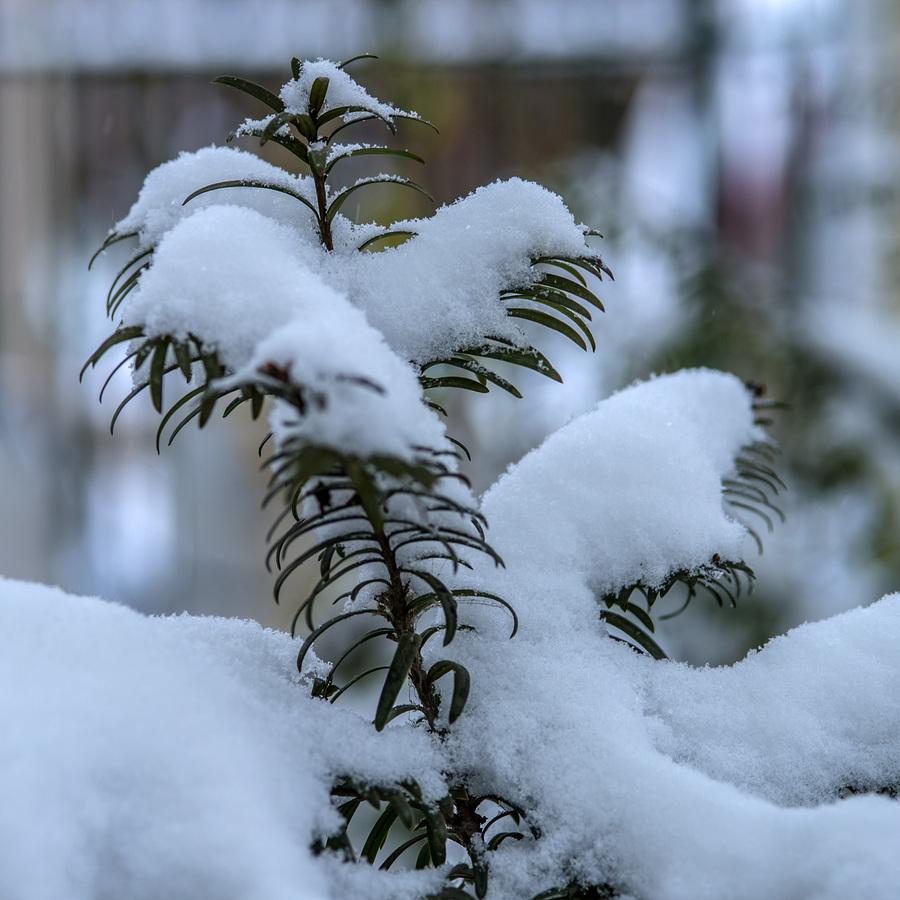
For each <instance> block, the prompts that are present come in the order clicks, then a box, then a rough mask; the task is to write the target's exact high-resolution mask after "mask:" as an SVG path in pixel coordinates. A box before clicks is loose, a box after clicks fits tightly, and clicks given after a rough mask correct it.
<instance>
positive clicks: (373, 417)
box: [235, 297, 445, 461]
mask: <svg viewBox="0 0 900 900" xmlns="http://www.w3.org/2000/svg"><path fill="white" fill-rule="evenodd" d="M334 299H337V300H340V301H342V302H340V303H336V302H331V303H328V304H325V303H321V302H320V303H318V304H317V305H316V306H315V307H311V308H310V309H308V310H304V315H303V317H302V318H295V319H294V320H292V321H291V322H290V323H289V324H287V325H285V326H284V327H283V328H281V329H279V330H278V331H276V332H274V333H273V334H272V335H270V336H269V337H268V338H266V339H265V340H264V341H262V342H261V343H260V345H259V346H258V348H257V349H256V352H255V354H254V357H253V359H252V360H251V362H250V364H249V365H248V366H247V367H246V368H245V369H244V371H243V373H238V375H237V377H236V379H235V380H236V381H242V380H246V381H248V382H252V381H253V380H254V373H255V372H256V371H257V370H258V369H259V368H260V367H262V366H264V365H266V364H268V363H274V364H275V365H276V366H278V367H280V368H284V369H286V370H287V371H288V372H289V373H290V377H291V380H292V382H293V383H295V384H299V385H303V386H304V387H307V388H308V389H309V391H310V394H311V397H312V402H311V403H310V404H309V406H308V408H307V412H306V413H305V414H304V415H303V416H302V417H298V416H297V414H296V412H295V411H294V410H293V409H292V408H291V407H290V406H288V405H287V404H282V403H278V404H276V405H275V408H274V411H273V416H272V430H273V433H274V434H275V437H276V438H277V440H278V442H279V444H283V443H284V442H285V441H288V440H293V439H299V440H303V441H305V442H306V443H308V444H315V445H318V446H326V447H331V448H333V449H336V450H346V449H348V448H352V450H353V451H354V452H355V453H356V454H357V455H359V456H363V457H366V456H374V455H378V454H384V455H388V456H394V457H397V458H398V459H403V460H406V461H410V460H412V459H413V457H414V455H415V450H414V448H415V447H417V446H428V447H439V446H443V445H444V443H445V441H444V427H443V425H442V424H441V422H440V420H439V419H438V418H437V416H436V415H435V413H434V412H432V411H431V410H429V409H428V408H427V407H426V406H425V404H424V403H423V402H422V391H421V388H420V387H419V381H418V378H417V377H416V374H415V372H414V371H413V369H412V367H411V366H410V365H409V364H408V363H406V362H404V361H403V360H402V359H400V357H399V356H397V355H396V354H395V353H393V352H392V351H391V350H390V348H389V347H388V346H387V344H386V343H385V341H384V338H382V336H381V335H380V334H379V333H378V332H377V331H375V329H374V328H372V327H371V326H370V325H369V324H368V322H366V319H365V316H364V315H363V313H362V312H360V311H359V310H358V309H356V308H355V307H353V306H351V305H350V304H349V303H347V301H346V300H343V298H340V297H335V298H334ZM358 379H363V380H364V383H360V382H359V380H358Z"/></svg>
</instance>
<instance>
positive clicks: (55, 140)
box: [0, 0, 900, 662]
mask: <svg viewBox="0 0 900 900" xmlns="http://www.w3.org/2000/svg"><path fill="white" fill-rule="evenodd" d="M364 51H370V52H374V53H377V54H379V56H380V57H381V60H380V61H379V62H377V63H374V64H373V63H363V64H360V65H359V66H358V67H357V68H356V69H355V70H354V74H355V75H356V76H357V77H359V78H361V79H362V80H363V81H365V82H366V83H367V85H368V86H369V88H370V90H371V91H372V92H373V93H375V94H376V95H378V96H382V97H385V98H387V99H389V100H391V101H392V102H396V103H398V104H399V105H401V106H405V107H407V108H409V107H412V108H414V109H417V110H419V111H420V112H421V113H422V114H423V115H425V116H426V117H428V118H430V119H432V120H433V121H435V122H436V123H437V125H438V126H439V128H440V130H441V135H440V137H439V138H438V137H435V136H434V135H432V134H431V133H430V132H428V131H427V130H425V129H417V128H415V127H414V126H410V127H407V128H405V129H402V130H401V136H400V144H399V145H401V146H407V147H409V148H410V149H412V150H414V151H416V152H418V153H419V154H420V155H423V156H425V157H426V158H427V160H428V165H427V167H426V169H425V170H424V173H421V176H420V180H422V181H423V183H424V184H425V185H426V186H427V187H428V188H429V190H431V192H432V193H433V194H434V195H435V197H436V198H437V200H438V202H439V203H443V202H448V201H450V200H452V199H454V198H455V197H457V196H458V195H460V194H465V193H467V192H469V191H470V190H472V189H473V188H475V187H476V186H478V185H480V184H482V183H484V182H486V181H491V180H493V179H495V178H498V177H509V176H511V175H520V176H523V177H527V178H533V179H536V180H539V181H542V182H543V183H545V184H546V185H548V186H549V187H551V188H553V189H554V190H556V191H558V192H559V193H561V194H562V195H563V196H564V197H565V198H566V200H567V202H568V203H569V205H570V207H571V208H572V209H573V210H574V211H575V213H576V216H577V217H578V218H579V219H581V220H583V221H585V222H588V223H590V224H591V225H592V226H594V227H596V228H598V229H600V230H601V231H602V232H603V233H604V235H605V241H604V250H603V255H604V258H605V260H606V261H607V262H608V263H609V264H610V266H611V267H612V268H613V270H614V272H615V273H616V282H615V283H610V284H607V285H606V291H605V293H604V294H603V299H604V301H605V302H606V305H607V310H608V312H607V314H606V315H605V316H604V317H603V318H602V320H601V321H599V322H598V323H597V337H598V344H599V347H598V351H597V353H596V354H593V355H585V354H581V353H580V351H578V350H577V349H575V348H573V349H571V350H570V349H569V347H571V345H565V344H563V343H560V344H553V343H552V342H550V344H548V355H549V356H550V358H551V359H552V360H553V361H554V363H555V364H556V366H557V368H558V369H559V370H560V371H561V372H562V374H563V377H564V378H565V382H566V383H565V385H564V386H562V387H560V386H559V385H556V384H553V383H551V382H547V383H546V384H541V383H539V381H540V379H537V380H531V381H527V382H526V384H525V388H526V391H525V392H526V396H527V402H525V403H518V404H517V403H516V402H515V401H513V400H512V399H511V398H506V397H505V396H504V395H501V394H500V393H499V392H496V391H492V392H491V393H490V394H489V395H486V396H484V397H481V396H478V397H475V398H474V399H472V400H467V401H465V402H459V401H458V400H457V401H455V402H454V405H453V407H452V409H451V416H452V419H453V422H452V427H453V428H454V429H455V430H456V433H458V434H460V436H462V437H463V438H464V439H465V440H466V441H467V442H468V443H469V445H470V447H471V448H472V450H473V454H474V457H475V462H474V464H473V466H472V467H471V470H470V475H471V477H472V479H473V481H474V483H475V486H476V488H477V489H479V490H483V489H484V488H485V487H487V486H488V485H489V484H490V483H491V482H492V481H493V480H494V479H495V478H496V477H497V475H498V474H499V473H500V472H501V471H502V470H503V469H504V468H505V467H506V466H507V465H508V464H509V463H510V462H511V461H513V460H515V459H517V458H519V457H520V456H521V455H522V454H523V453H524V452H526V451H527V450H528V449H529V448H531V447H533V446H535V445H536V444H537V443H539V442H540V441H541V439H542V438H543V437H544V436H545V435H546V434H547V433H549V432H550V431H552V430H553V429H555V428H556V427H558V426H559V425H561V424H564V423H565V422H566V421H568V420H569V419H570V418H571V417H572V416H573V415H576V414H578V413H580V412H582V411H584V410H587V409H590V408H591V407H592V406H594V405H595V404H596V403H597V401H598V400H599V399H601V398H602V397H604V396H606V395H608V394H609V393H610V392H612V391H614V390H616V389H617V388H619V387H622V386H624V385H626V384H628V383H629V382H631V381H632V380H634V379H635V378H637V377H641V376H645V375H647V374H649V373H651V372H668V371H672V370H675V369H677V368H680V367H682V366H686V365H691V366H693V365H708V366H714V367H719V368H724V369H728V370H730V371H733V372H735V373H736V374H738V375H739V376H741V377H742V378H745V379H748V380H753V381H757V382H762V383H765V384H766V385H767V386H768V392H769V395H770V396H773V397H776V398H779V399H783V400H786V401H788V402H789V403H790V410H789V411H787V412H785V413H781V414H779V415H778V416H777V420H776V422H775V425H774V433H775V434H776V436H777V437H778V439H779V441H780V442H781V445H782V447H783V450H784V455H783V467H782V470H783V475H784V477H785V480H786V481H787V482H788V484H789V487H790V490H789V492H788V493H787V494H786V495H785V496H784V498H783V499H784V502H783V506H784V510H785V513H786V514H787V523H786V524H785V525H777V526H776V530H775V534H774V535H772V536H771V537H770V538H769V539H768V540H767V541H766V551H765V555H764V556H763V557H762V558H751V559H749V560H748V561H749V562H750V564H751V565H753V567H754V568H755V569H756V570H757V573H758V576H759V577H758V584H757V589H756V591H755V593H754V594H753V595H752V596H751V597H750V598H749V599H745V600H744V602H743V603H742V604H741V605H740V606H739V607H738V609H736V610H730V609H725V610H719V609H718V608H715V607H714V606H713V604H712V603H710V602H705V601H703V602H695V603H694V604H693V606H692V607H691V608H690V609H689V610H688V611H687V612H686V613H685V614H684V615H683V616H681V617H679V618H676V619H673V620H671V622H667V623H665V624H664V629H663V632H662V636H661V642H662V643H663V645H664V646H665V647H666V648H667V649H669V650H670V651H671V653H672V655H674V656H676V657H679V658H684V659H689V660H692V661H696V662H706V661H709V662H724V661H730V660H733V659H735V658H738V657H739V656H741V655H743V653H744V652H745V651H746V650H747V649H748V648H750V647H754V646H757V645H759V644H760V643H761V642H762V641H764V640H765V639H766V638H767V637H768V636H770V635H772V634H775V633H778V632H780V631H783V630H784V629H786V628H788V627H791V626H793V625H795V624H797V623H799V622H802V621H804V620H811V619H817V618H822V617H825V616H828V615H831V614H833V613H835V612H838V611H840V610H843V609H847V608H849V607H851V606H856V605H859V604H865V603H869V602H871V601H873V600H875V599H877V598H878V597H879V596H880V595H881V594H882V593H884V592H886V591H889V590H896V589H900V294H898V287H900V241H898V229H897V225H898V223H900V196H898V191H897V185H898V175H900V169H898V151H900V108H898V106H900V52H898V51H900V5H898V4H897V3H895V2H891V0H566V2H551V0H0V573H2V574H4V575H7V576H10V577H17V578H27V579H34V580H39V581H44V582H50V583H56V584H60V585H63V586H64V587H66V588H67V589H68V590H71V591H74V592H79V593H90V594H99V595H102V596H104V597H107V598H109V599H113V600H118V601H121V602H124V603H127V604H130V605H133V606H135V607H137V608H140V609H142V610H147V611H152V612H178V611H181V610H184V609H187V610H190V611H194V612H205V613H217V614H224V615H241V616H250V617H253V618H256V619H258V620H260V621H262V622H263V623H265V624H269V625H274V626H283V625H284V624H285V623H286V622H287V621H288V620H289V615H290V612H291V610H290V608H289V607H290V604H288V608H287V609H283V610H279V609H278V608H277V607H275V605H274V604H273V601H272V600H271V578H270V576H268V575H267V574H266V572H265V570H264V568H263V566H262V558H263V553H264V537H263V536H264V531H265V526H266V525H267V523H268V516H264V515H263V514H261V513H260V512H259V509H258V501H259V498H260V496H261V490H262V485H263V483H264V478H263V476H262V475H261V474H260V473H259V471H258V461H257V458H256V445H257V444H258V442H259V440H260V438H261V437H262V435H263V433H264V427H263V425H262V424H261V423H259V424H256V425H254V424H252V423H250V422H249V421H241V422H237V421H234V420H229V421H228V422H226V423H217V424H216V425H214V426H212V427H211V429H210V430H211V432H212V433H208V432H204V433H202V434H200V433H197V432H196V430H194V429H190V428H189V429H187V430H186V431H185V432H182V434H181V435H179V438H178V440H177V441H176V442H175V444H174V445H173V446H172V447H171V448H169V449H164V450H163V453H162V455H161V456H160V457H157V455H156V452H155V450H154V447H153V438H154V433H155V427H156V422H157V417H156V416H155V415H154V414H153V413H152V412H151V410H150V408H149V403H147V404H143V405H142V404H139V403H135V404H133V405H131V406H129V407H128V409H127V410H126V412H125V413H124V415H123V418H122V420H121V421H120V423H119V426H118V427H117V431H116V436H115V438H111V437H110V435H109V428H108V423H109V419H110V416H111V414H112V412H113V410H114V409H115V406H116V404H117V403H118V400H119V399H121V398H122V397H123V396H124V394H125V393H126V392H127V390H128V376H127V374H126V373H124V372H120V373H119V375H117V376H116V378H115V379H114V380H113V382H112V384H111V385H110V388H109V390H108V392H107V396H106V398H105V400H104V403H103V405H102V406H101V405H99V404H98V403H97V393H98V391H99V389H100V387H101V385H102V382H103V378H104V376H105V374H106V373H105V372H96V373H91V374H90V375H89V376H88V377H87V378H86V379H85V382H86V383H85V384H83V385H81V386H79V384H78V378H77V375H78V370H79V369H80V367H81V364H82V362H83V360H84V359H85V358H86V357H87V355H88V354H89V353H90V352H91V351H92V350H93V349H94V347H95V346H96V345H97V344H98V343H99V342H100V340H102V339H103V337H105V335H106V333H108V325H107V323H106V321H105V318H104V314H103V305H104V298H105V291H106V288H107V286H108V284H109V282H110V280H111V278H112V275H113V273H114V272H115V271H116V270H117V269H118V267H119V266H120V265H121V264H122V263H123V262H124V261H125V257H121V258H120V257H119V256H117V255H116V254H115V253H109V254H106V256H107V257H109V258H108V259H107V258H105V257H104V258H101V260H100V261H99V264H98V265H96V266H95V267H94V270H93V271H92V272H91V273H88V271H87V260H88V258H89V257H90V255H91V253H92V252H93V250H94V249H96V247H97V246H98V245H99V244H100V243H101V241H102V240H103V238H104V236H105V235H106V233H107V231H108V230H109V229H110V227H111V226H112V225H113V224H114V223H115V221H116V220H117V219H119V218H120V217H122V216H123V215H124V214H125V213H126V212H127V211H128V208H129V206H130V204H131V203H132V201H133V200H134V198H135V197H136V195H137V192H138V190H139V188H140V186H141V183H142V181H143V177H144V175H145V174H146V172H147V171H148V170H149V169H150V168H152V167H153V166H156V165H158V164H159V163H161V162H163V161H165V160H167V159H170V158H172V157H173V156H175V155H176V154H177V153H178V152H179V151H180V150H194V149H197V148H199V147H202V146H205V145H208V144H210V143H222V142H224V139H225V136H226V135H227V133H228V132H229V131H230V130H231V128H232V127H234V126H235V125H236V124H237V123H238V122H239V121H240V120H242V119H243V118H244V117H245V116H246V115H248V114H249V113H256V112H257V110H256V109H255V108H254V106H253V103H252V101H249V100H247V98H244V97H242V95H240V94H238V93H236V92H233V91H229V90H228V89H226V88H223V87H221V86H215V85H210V84H209V80H210V78H211V77H213V76H215V75H217V74H241V75H244V76H247V77H250V78H252V79H254V80H257V81H260V82H261V83H263V84H266V85H267V86H269V87H276V86H277V85H279V84H280V83H281V82H283V81H285V80H286V79H287V77H288V76H289V67H288V64H289V60H290V57H291V56H292V55H298V56H301V57H303V56H307V57H317V56H327V57H332V58H346V57H349V56H352V55H355V54H357V53H360V52H364ZM251 143H253V142H248V144H247V146H246V149H252V148H251V146H250V144H251ZM265 149H266V154H265V155H266V156H267V157H268V158H270V159H272V160H273V161H277V162H280V163H282V164H289V160H288V158H287V156H286V155H285V156H283V157H282V156H278V155H277V154H278V153H281V152H282V151H280V150H279V148H277V147H276V148H275V149H274V151H272V152H271V153H270V152H269V148H265ZM357 174H359V173H358V172H356V173H354V172H351V173H350V175H351V176H355V175H357ZM372 193H373V195H374V193H375V192H372ZM398 193H399V194H400V195H401V196H398V197H396V198H393V199H392V200H391V201H390V202H389V204H388V205H383V204H381V205H364V206H362V207H360V208H358V209H356V210H355V211H354V212H355V213H356V215H357V216H358V217H359V218H360V219H361V220H371V219H378V220H382V221H387V220H390V219H392V218H395V217H398V216H404V217H405V216H409V215H423V214H427V213H428V211H429V210H428V208H427V207H426V206H425V205H424V203H422V202H420V201H419V200H418V199H414V200H411V201H410V200H409V198H407V197H404V196H402V194H403V193H404V192H398ZM383 196H384V195H383V194H381V195H379V197H374V196H373V198H372V199H373V200H375V201H377V200H378V199H379V198H383ZM117 263H118V264H117ZM139 407H142V408H140V409H139ZM760 524H763V523H760ZM764 527H765V526H764V525H763V528H764ZM295 590H296V591H297V593H298V596H299V594H300V592H301V588H300V587H297V586H295Z"/></svg>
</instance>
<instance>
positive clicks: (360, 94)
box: [279, 59, 420, 122]
mask: <svg viewBox="0 0 900 900" xmlns="http://www.w3.org/2000/svg"><path fill="white" fill-rule="evenodd" d="M317 78H327V79H328V92H327V94H326V95H325V103H324V104H323V106H322V109H321V114H324V113H327V112H330V111H333V110H336V109H342V108H343V107H355V109H353V110H349V111H347V112H345V113H343V115H340V116H339V117H338V118H340V119H342V120H343V121H344V122H352V121H354V120H356V119H360V118H364V117H365V116H366V115H367V114H372V115H376V116H379V117H380V118H382V119H387V120H388V121H389V122H393V121H394V116H398V115H399V116H403V117H405V118H411V119H418V118H420V117H419V115H418V114H417V113H414V112H407V111H405V110H402V109H399V108H398V107H396V106H392V105H391V104H390V103H384V102H383V101H381V100H376V99H375V98H374V97H373V96H371V95H370V94H369V93H368V91H366V89H365V88H364V87H363V86H362V85H361V84H359V83H358V82H357V81H354V79H353V78H351V77H350V76H349V75H348V74H347V73H346V72H345V71H344V70H343V69H342V68H340V66H339V65H338V64H337V63H335V62H333V61H332V60H330V59H315V60H305V61H304V62H303V66H302V68H301V69H300V77H299V78H295V79H292V80H291V81H288V82H287V83H286V84H284V85H283V86H282V88H281V91H280V92H279V96H280V97H281V100H282V102H283V103H284V108H285V111H286V112H290V113H306V112H307V111H308V109H309V92H310V91H311V90H312V86H313V83H314V82H315V80H316V79H317Z"/></svg>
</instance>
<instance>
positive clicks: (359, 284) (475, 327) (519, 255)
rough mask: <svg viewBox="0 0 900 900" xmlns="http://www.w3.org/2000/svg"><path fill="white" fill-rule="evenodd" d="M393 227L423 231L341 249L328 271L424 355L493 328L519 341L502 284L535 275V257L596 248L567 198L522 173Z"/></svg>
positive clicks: (405, 348)
mask: <svg viewBox="0 0 900 900" xmlns="http://www.w3.org/2000/svg"><path fill="white" fill-rule="evenodd" d="M392 227H394V228H399V229H407V230H409V231H413V232H415V233H416V237H414V238H412V239H410V240H408V241H407V242H406V243H405V244H403V245H401V246H399V247H395V248H393V249H389V250H385V251H384V252H382V253H368V254H360V255H359V257H358V258H357V259H355V260H353V261H347V260H343V259H339V258H337V259H333V260H331V261H330V263H331V271H330V272H329V274H330V275H332V276H333V277H334V279H335V281H336V282H337V283H342V284H344V285H346V293H347V294H348V296H349V297H350V298H351V300H352V301H353V302H354V303H356V304H358V305H359V306H360V307H361V308H362V309H364V310H365V312H366V314H367V316H368V318H369V321H370V322H371V323H372V324H373V325H374V326H375V327H376V328H378V329H379V330H380V331H381V332H382V333H383V334H384V335H385V337H386V338H387V340H388V342H389V343H390V344H391V346H392V347H393V348H394V349H395V350H396V351H397V352H398V353H399V354H400V355H401V356H403V357H405V358H407V359H412V360H414V361H416V362H425V361H427V360H432V359H438V358H442V357H443V356H446V355H447V354H448V353H450V352H452V351H453V350H455V349H459V348H461V347H465V346H471V345H472V344H478V343H480V341H481V340H482V339H483V338H484V336H485V335H488V334H496V335H500V336H503V337H507V338H510V339H515V340H517V341H519V342H521V341H522V336H521V333H520V332H519V331H518V330H517V329H516V328H515V327H514V326H513V324H512V322H511V321H510V319H509V318H508V317H507V315H506V311H505V307H504V305H503V304H502V303H501V301H500V299H499V297H498V292H499V291H500V290H501V289H503V288H508V287H511V286H519V285H525V284H528V283H531V282H533V281H534V278H535V277H536V273H535V272H534V271H533V270H532V269H531V260H532V259H533V258H535V257H538V256H545V255H554V254H555V255H560V256H586V255H592V254H593V251H592V250H591V248H590V247H589V246H588V245H587V244H586V242H585V237H584V233H583V231H582V229H581V228H580V227H579V226H578V225H577V224H576V222H575V219H574V218H573V217H572V214H571V213H570V212H569V211H568V210H567V209H566V207H565V205H564V204H563V202H562V200H561V199H560V198H559V197H558V196H557V195H556V194H553V193H552V192H550V191H548V190H546V189H545V188H542V187H541V186H540V185H537V184H534V183H533V182H528V181H523V180H522V179H520V178H511V179H509V180H507V181H496V182H494V183H493V184H490V185H486V186H484V187H481V188H479V189H478V190H476V191H474V192H473V193H472V194H469V196H467V197H464V198H462V199H460V200H457V201H456V202H455V203H452V204H449V205H447V206H443V207H441V208H440V209H439V210H438V211H437V212H436V213H435V214H434V215H433V216H431V217H429V218H427V219H413V220H410V221H406V222H398V223H396V224H395V225H394V226H392ZM425 298H427V302H426V300H425Z"/></svg>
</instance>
